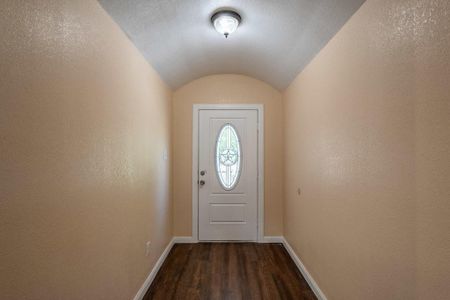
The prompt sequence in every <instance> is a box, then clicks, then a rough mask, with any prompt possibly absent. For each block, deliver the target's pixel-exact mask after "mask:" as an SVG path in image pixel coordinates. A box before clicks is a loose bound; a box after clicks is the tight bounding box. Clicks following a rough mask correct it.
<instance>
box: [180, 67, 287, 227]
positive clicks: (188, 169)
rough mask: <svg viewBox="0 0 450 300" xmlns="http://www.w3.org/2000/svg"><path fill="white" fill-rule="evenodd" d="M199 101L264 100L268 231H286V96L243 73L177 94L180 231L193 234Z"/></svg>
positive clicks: (219, 77) (190, 85)
mask: <svg viewBox="0 0 450 300" xmlns="http://www.w3.org/2000/svg"><path fill="white" fill-rule="evenodd" d="M197 103H208V104H229V103H258V104H264V114H265V115H264V121H265V128H264V130H265V132H264V134H265V135H264V139H265V140H264V141H265V148H264V152H265V153H264V154H265V161H264V172H265V187H264V197H265V200H264V201H265V205H264V206H265V218H264V220H265V224H264V226H265V235H282V233H283V227H282V226H283V220H282V211H283V202H282V200H283V183H282V178H283V156H282V152H283V151H282V149H283V134H282V119H283V118H282V114H283V109H282V106H281V94H280V92H278V91H277V90H275V89H274V88H272V87H271V86H269V85H267V84H266V83H264V82H262V81H259V80H256V79H253V78H250V77H246V76H242V75H213V76H207V77H203V78H201V79H198V80H194V81H192V82H191V83H188V84H187V85H185V86H183V87H181V88H180V89H178V90H176V91H175V92H174V95H173V123H172V128H173V130H172V140H173V205H174V215H173V220H174V235H175V236H190V235H191V232H192V106H193V104H197Z"/></svg>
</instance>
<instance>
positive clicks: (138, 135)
mask: <svg viewBox="0 0 450 300" xmlns="http://www.w3.org/2000/svg"><path fill="white" fill-rule="evenodd" d="M0 36H1V38H0V40H1V42H0V57H1V59H0V72H1V74H0V75H1V76H0V101H1V102H0V130H1V132H0V148H1V168H0V193H1V196H0V198H1V200H0V251H1V253H0V295H1V296H0V298H2V299H21V300H23V299H83V300H85V299H132V298H133V297H134V295H135V294H136V292H137V291H138V289H139V288H140V286H141V285H142V283H143V282H144V280H145V278H146V276H147V275H148V274H149V271H150V270H151V268H152V267H153V265H154V263H155V261H156V259H157V258H158V257H159V256H160V255H161V253H162V251H163V249H164V248H165V246H166V245H167V243H168V242H169V240H170V238H171V224H172V220H171V217H170V215H171V203H170V181H169V175H170V166H169V164H168V161H164V160H163V159H162V157H163V151H164V150H165V149H170V144H169V143H170V122H169V117H170V111H171V108H170V98H171V92H170V90H169V89H168V88H167V86H166V85H165V84H164V83H163V82H162V81H161V80H160V78H159V77H158V75H157V74H156V73H155V72H154V71H153V69H152V68H151V67H150V66H149V65H148V63H147V62H146V61H145V60H144V58H143V57H142V56H141V55H140V54H139V53H138V51H137V50H136V49H135V47H134V46H133V45H132V44H131V43H130V41H129V40H128V39H127V38H126V36H125V35H124V34H123V33H122V32H121V30H120V29H119V28H118V27H117V25H116V24H115V23H114V22H113V21H112V20H111V19H110V17H109V16H108V15H107V14H106V13H105V12H104V11H103V10H102V9H101V8H100V6H99V4H98V3H97V1H93V0H92V1H88V0H77V1H70V0H67V1H61V0H54V1H50V0H49V1H16V0H6V1H2V4H1V10H0ZM148 240H150V241H152V244H151V251H150V255H149V256H147V257H146V256H145V242H146V241H148Z"/></svg>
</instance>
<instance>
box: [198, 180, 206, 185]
mask: <svg viewBox="0 0 450 300" xmlns="http://www.w3.org/2000/svg"><path fill="white" fill-rule="evenodd" d="M205 183H206V182H205V181H204V180H200V181H199V182H198V184H200V186H203V185H205Z"/></svg>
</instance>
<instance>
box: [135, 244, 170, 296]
mask: <svg viewBox="0 0 450 300" xmlns="http://www.w3.org/2000/svg"><path fill="white" fill-rule="evenodd" d="M174 244H175V238H172V239H171V240H170V242H169V244H168V245H167V247H166V249H164V251H163V253H162V254H161V256H160V257H159V258H158V260H157V261H156V264H155V266H154V267H153V269H152V270H151V271H150V274H149V275H148V277H147V279H145V281H144V284H143V285H142V286H141V288H140V289H139V291H138V292H137V294H136V296H134V300H142V299H143V298H144V296H145V293H147V290H148V288H149V287H150V285H151V284H152V282H153V280H154V279H155V277H156V274H158V271H159V269H160V268H161V266H162V264H163V263H164V261H165V260H166V258H167V255H169V252H170V249H172V247H173V245H174Z"/></svg>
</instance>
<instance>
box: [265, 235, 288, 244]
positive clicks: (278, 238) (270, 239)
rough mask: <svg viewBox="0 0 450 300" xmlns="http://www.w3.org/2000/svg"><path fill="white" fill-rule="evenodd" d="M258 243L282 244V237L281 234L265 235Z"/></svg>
mask: <svg viewBox="0 0 450 300" xmlns="http://www.w3.org/2000/svg"><path fill="white" fill-rule="evenodd" d="M260 243H275V244H283V243H284V238H283V237H282V236H265V237H264V239H263V240H262V241H260Z"/></svg>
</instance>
